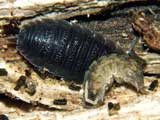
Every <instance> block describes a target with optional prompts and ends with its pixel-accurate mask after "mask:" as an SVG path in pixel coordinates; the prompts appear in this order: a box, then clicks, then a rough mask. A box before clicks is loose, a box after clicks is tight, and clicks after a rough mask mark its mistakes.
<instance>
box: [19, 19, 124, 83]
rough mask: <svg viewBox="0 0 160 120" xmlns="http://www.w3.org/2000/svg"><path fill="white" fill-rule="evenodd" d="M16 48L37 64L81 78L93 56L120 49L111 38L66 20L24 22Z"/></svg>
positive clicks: (51, 71)
mask: <svg viewBox="0 0 160 120" xmlns="http://www.w3.org/2000/svg"><path fill="white" fill-rule="evenodd" d="M17 49H18V50H19V51H20V53H21V54H22V55H23V56H24V57H25V58H26V59H27V60H28V61H29V62H30V63H31V64H33V65H34V66H36V67H37V68H38V69H40V70H47V71H49V72H50V73H52V74H53V75H55V76H59V77H63V78H64V79H66V80H67V79H68V80H74V81H76V82H82V81H83V77H84V73H85V71H86V69H88V66H89V65H90V64H91V62H92V61H93V60H96V59H97V58H99V57H100V56H102V55H108V54H110V53H114V52H115V53H121V52H122V50H121V49H120V48H117V46H116V45H115V43H114V42H112V41H111V40H104V38H103V37H102V36H101V35H100V34H98V33H95V32H93V31H90V30H88V29H86V28H81V27H80V26H78V25H71V24H69V23H68V22H66V21H64V20H56V21H54V20H43V21H37V22H34V23H31V24H28V25H24V26H23V28H22V29H21V30H20V33H19V35H18V40H17Z"/></svg>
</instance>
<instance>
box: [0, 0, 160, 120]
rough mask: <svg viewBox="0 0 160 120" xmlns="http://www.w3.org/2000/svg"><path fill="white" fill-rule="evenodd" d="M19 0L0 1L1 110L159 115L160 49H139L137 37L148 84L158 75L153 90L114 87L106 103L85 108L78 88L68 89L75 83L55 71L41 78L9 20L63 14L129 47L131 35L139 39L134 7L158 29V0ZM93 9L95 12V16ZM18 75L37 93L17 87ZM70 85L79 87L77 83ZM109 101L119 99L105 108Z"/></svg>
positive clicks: (41, 115) (72, 115)
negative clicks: (113, 106) (21, 50)
mask: <svg viewBox="0 0 160 120" xmlns="http://www.w3.org/2000/svg"><path fill="white" fill-rule="evenodd" d="M22 1H23V2H22ZM22 1H21V0H17V1H6V0H1V1H0V24H1V31H2V32H3V33H4V32H5V34H0V36H1V38H0V93H1V95H0V108H1V109H0V114H5V115H7V116H8V117H9V119H11V120H12V119H22V120H24V119H29V120H31V119H32V120H33V119H35V120H39V119H41V120H46V119H48V120H50V119H55V120H63V119H64V120H73V119H74V120H75V119H77V120H83V119H84V120H97V119H110V120H117V119H118V120H128V119H134V120H139V119H141V120H146V119H155V120H158V119H160V101H159V100H160V84H159V81H160V54H159V53H157V52H155V51H151V50H148V49H149V48H147V49H143V48H142V43H141V42H138V43H137V44H136V48H135V51H136V53H137V54H138V55H139V56H140V57H142V58H143V59H144V60H145V61H146V63H147V66H146V67H145V69H144V74H145V79H144V81H145V86H146V89H148V88H149V87H150V84H151V83H152V82H153V81H154V80H158V84H157V85H155V89H154V90H153V91H148V92H149V93H148V94H147V95H138V94H137V93H136V92H135V91H133V90H132V89H130V88H129V87H124V86H118V87H115V88H113V89H112V90H111V91H110V92H109V93H107V94H106V97H105V105H103V106H101V107H99V108H96V109H84V108H83V107H82V100H81V99H82V90H80V91H75V90H72V89H71V88H73V86H72V85H73V83H70V82H69V81H65V80H57V79H56V78H54V76H52V77H51V76H47V77H46V78H42V77H40V75H39V74H38V72H37V71H35V70H34V68H33V66H31V65H30V64H29V63H28V62H27V61H26V60H25V59H24V58H23V57H22V56H20V55H19V53H18V52H17V50H16V45H15V38H14V37H15V35H14V34H13V33H14V29H15V28H16V29H18V28H19V26H18V28H17V26H16V27H14V25H15V24H14V25H12V24H10V23H15V22H16V23H17V22H18V24H20V23H22V24H23V22H25V23H26V22H28V21H32V20H33V19H40V18H45V17H47V18H48V17H49V18H52V19H67V18H70V17H74V16H78V17H74V18H70V21H71V22H75V24H79V25H82V26H84V27H87V28H89V29H92V30H94V31H96V32H99V33H101V34H102V35H103V36H104V37H105V38H106V39H111V40H113V41H115V42H116V43H117V44H119V45H120V46H121V47H122V48H123V49H124V50H125V51H127V50H128V48H129V47H130V43H131V40H133V39H134V38H135V37H137V39H140V36H138V35H137V34H135V33H134V30H133V28H132V22H133V13H134V12H137V11H142V12H144V14H145V15H146V17H147V18H149V19H150V20H151V21H152V22H153V23H155V24H156V30H159V28H160V27H159V26H160V9H159V7H158V5H159V2H158V0H157V2H154V3H153V4H152V5H151V4H150V3H147V2H146V1H145V0H141V1H140V0H136V1H138V2H135V0H122V1H117V0H108V1H101V0H100V1H98V0H97V1H91V0H79V1H77V0H59V1H58V0H56V2H53V1H52V0H51V1H49V0H46V1H43V2H40V1H37V0H36V1H33V0H32V1H31V0H30V1H27V0H26V1H25V0H22ZM145 2H146V3H147V4H146V5H145V4H144V3H145ZM113 6H117V7H116V8H117V9H111V8H112V7H113ZM118 8H119V9H118ZM100 11H101V12H100ZM102 11H103V12H102ZM97 13H99V14H98V15H96V14H97ZM89 14H91V15H90V16H89ZM92 14H94V15H92ZM82 15H84V16H82ZM87 15H88V16H87ZM6 26H7V27H6ZM12 32H13V33H12ZM8 33H11V34H8ZM141 39H142V38H141ZM26 71H27V72H26ZM28 72H31V75H28V74H29V73H28ZM22 75H23V76H26V81H27V82H28V83H32V84H34V87H35V89H36V92H35V93H34V94H33V95H32V94H30V92H29V91H30V90H32V89H28V88H26V87H20V88H19V90H16V89H15V87H16V85H17V81H18V79H19V78H20V76H22ZM148 75H149V76H148ZM28 83H25V84H28ZM71 86H72V87H71ZM74 86H78V87H79V86H80V87H81V85H74ZM64 99H66V100H67V103H66V104H65V105H58V104H55V102H54V101H55V100H64ZM108 102H113V103H119V105H120V109H119V110H114V109H113V110H108Z"/></svg>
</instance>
